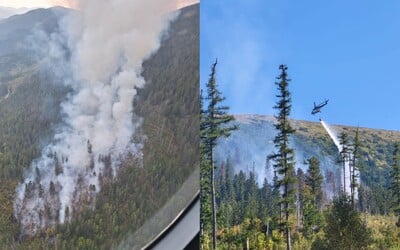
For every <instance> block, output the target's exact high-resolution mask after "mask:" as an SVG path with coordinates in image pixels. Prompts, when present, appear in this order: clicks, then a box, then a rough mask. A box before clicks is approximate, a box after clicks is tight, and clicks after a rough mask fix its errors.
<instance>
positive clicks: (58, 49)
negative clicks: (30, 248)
mask: <svg viewBox="0 0 400 250" xmlns="http://www.w3.org/2000/svg"><path fill="white" fill-rule="evenodd" d="M53 2H54V1H53ZM61 2H63V3H65V4H66V3H68V4H71V5H70V6H69V7H75V8H77V9H79V11H77V12H74V13H72V14H69V15H67V16H66V17H65V18H63V20H62V21H61V22H60V26H61V31H60V33H59V34H52V35H51V36H50V37H49V38H50V39H49V41H50V42H49V48H50V49H49V51H47V53H48V54H50V55H49V56H48V58H46V60H44V61H45V62H47V65H49V66H50V65H51V63H52V62H57V63H56V64H55V65H56V67H57V68H58V69H57V70H56V71H55V75H56V77H58V78H61V79H60V80H61V81H62V82H63V83H64V84H65V85H67V86H69V87H70V88H71V89H72V92H71V93H70V94H69V96H68V98H67V100H66V101H64V102H63V103H62V106H61V108H62V112H63V121H64V125H63V126H61V128H60V129H59V130H58V132H57V133H56V134H55V136H54V138H53V141H52V143H50V144H49V145H47V146H46V147H45V148H44V149H43V151H42V156H41V157H40V158H39V159H36V160H35V161H34V162H32V164H31V166H30V167H29V169H28V170H27V172H26V174H25V177H24V181H23V182H22V183H21V184H20V185H19V186H18V188H17V190H16V197H15V203H14V213H15V217H16V218H17V219H18V220H19V222H20V225H21V233H22V234H23V235H28V236H33V235H35V234H37V233H38V232H39V231H40V230H41V229H43V228H45V227H46V226H49V225H53V224H55V223H63V222H65V221H67V220H70V219H71V216H73V215H74V213H76V212H77V211H79V210H80V209H81V207H82V206H89V207H90V206H93V201H94V199H95V196H96V194H97V193H98V192H99V190H100V188H101V183H102V182H103V181H104V180H106V179H110V178H113V177H114V176H115V175H116V174H117V172H118V163H119V162H120V161H121V160H122V159H123V158H124V157H126V156H127V155H128V154H129V155H134V156H135V157H140V156H141V149H142V144H141V143H138V142H136V143H134V142H133V141H132V139H131V138H132V136H133V134H134V133H135V131H137V129H138V128H139V127H140V125H141V119H140V118H138V117H136V116H135V115H134V110H133V105H132V102H133V99H134V97H135V96H136V94H137V89H138V88H142V87H143V86H144V84H145V81H144V79H143V77H142V76H141V72H142V62H143V61H144V60H145V59H146V58H148V57H149V56H150V55H151V54H152V53H154V52H155V51H156V50H157V49H158V48H159V46H160V40H161V37H162V35H163V34H164V33H165V31H166V30H167V28H168V25H169V23H170V21H171V20H172V19H173V18H174V17H175V16H176V13H175V14H171V10H173V9H175V8H176V2H175V1H171V0H136V1H133V0H108V1H99V0H86V1H80V2H73V1H61ZM64 6H66V5H64ZM38 33H39V34H41V36H42V37H41V38H40V36H39V40H40V39H42V40H43V37H45V36H46V35H44V34H43V32H42V33H40V32H38ZM60 67H61V69H60Z"/></svg>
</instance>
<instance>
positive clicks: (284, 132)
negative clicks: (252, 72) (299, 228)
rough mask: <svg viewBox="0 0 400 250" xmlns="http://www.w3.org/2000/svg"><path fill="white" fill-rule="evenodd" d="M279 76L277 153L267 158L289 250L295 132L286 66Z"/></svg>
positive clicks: (276, 126)
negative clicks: (274, 175) (274, 174)
mask: <svg viewBox="0 0 400 250" xmlns="http://www.w3.org/2000/svg"><path fill="white" fill-rule="evenodd" d="M279 69H280V71H281V73H280V75H279V76H278V77H277V80H279V81H278V82H276V83H275V84H276V85H277V86H278V91H279V93H278V95H276V97H277V98H278V101H277V103H276V106H274V109H276V110H278V115H276V116H275V118H276V124H275V128H276V129H277V130H278V133H277V135H276V136H275V138H274V144H275V147H276V148H277V150H278V152H277V153H273V154H272V155H269V156H268V159H272V160H273V161H274V164H273V166H274V168H275V170H276V172H277V174H278V178H279V179H278V180H277V183H276V184H277V185H278V186H279V188H280V189H281V192H282V195H281V200H280V204H281V205H282V207H283V213H284V218H283V223H282V224H283V225H282V226H283V229H284V231H285V234H286V235H285V236H286V248H287V249H288V250H289V249H291V238H290V229H291V225H290V222H289V215H290V214H291V213H292V212H293V210H294V202H295V193H296V190H295V183H296V177H295V169H294V165H295V162H294V150H293V149H292V148H290V146H289V138H290V135H291V134H293V133H294V132H295V130H294V129H293V128H292V126H291V125H290V122H289V115H290V111H291V107H292V105H291V102H292V100H291V94H290V92H289V82H290V79H289V78H288V74H287V69H288V67H287V66H286V65H280V66H279Z"/></svg>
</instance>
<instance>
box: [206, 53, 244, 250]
mask: <svg viewBox="0 0 400 250" xmlns="http://www.w3.org/2000/svg"><path fill="white" fill-rule="evenodd" d="M216 66H217V60H215V63H214V64H213V65H212V66H211V73H210V78H209V80H208V83H207V85H206V96H205V97H204V98H203V100H202V111H201V117H200V118H201V122H200V123H201V124H200V137H201V154H202V161H203V163H202V164H201V167H202V168H203V169H202V172H203V173H202V177H203V178H207V177H208V178H209V184H210V191H211V210H212V223H211V224H212V237H213V249H216V248H217V218H216V204H215V166H214V148H215V146H216V144H217V140H218V139H219V138H221V137H228V136H230V134H231V132H232V131H233V130H235V129H237V126H235V125H231V126H229V125H227V124H228V123H229V122H231V121H233V120H234V117H233V116H232V115H228V114H227V111H228V110H229V107H228V106H223V105H221V103H222V102H223V101H224V100H225V97H223V96H222V93H221V92H220V91H219V90H218V88H217V82H216V78H215V74H216ZM205 107H206V109H204V108H205ZM203 224H204V222H203Z"/></svg>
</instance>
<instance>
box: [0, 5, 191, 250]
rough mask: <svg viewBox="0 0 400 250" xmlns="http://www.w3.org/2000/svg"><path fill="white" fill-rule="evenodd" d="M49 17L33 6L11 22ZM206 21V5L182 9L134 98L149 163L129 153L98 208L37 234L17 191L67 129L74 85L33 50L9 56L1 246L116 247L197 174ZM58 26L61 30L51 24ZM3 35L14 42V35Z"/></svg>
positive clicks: (171, 212) (3, 68)
mask: <svg viewBox="0 0 400 250" xmlns="http://www.w3.org/2000/svg"><path fill="white" fill-rule="evenodd" d="M56 11H60V10H56ZM63 11H64V10H63ZM41 13H42V15H36V14H37V13H36V12H34V13H33V14H32V12H30V13H27V14H26V15H25V16H24V15H22V16H18V17H13V18H14V19H13V20H11V19H10V20H11V21H15V20H16V19H18V18H19V19H18V20H19V21H18V22H17V23H18V25H20V26H18V25H17V26H18V27H21V25H22V26H24V25H25V26H24V27H25V28H26V25H28V28H29V25H31V24H32V23H30V22H35V21H37V22H41V23H44V24H46V23H47V21H48V20H52V18H54V16H52V15H47V14H46V13H49V12H48V11H47V12H46V11H41ZM50 13H52V12H50ZM37 19H39V20H37ZM26 20H28V21H26ZM29 20H30V21H29ZM5 22H6V21H2V22H1V23H0V35H2V34H3V33H4V34H8V33H9V32H10V31H8V30H5V29H6V28H4V27H6V26H4V27H3V26H2V25H3V24H4V23H5ZM198 22H199V6H198V5H194V6H190V7H187V8H185V9H182V10H181V12H180V15H179V17H178V18H177V19H176V20H175V21H174V22H173V23H172V25H171V28H170V30H169V32H168V33H167V34H166V35H165V36H164V38H163V40H162V45H161V48H160V49H159V51H158V52H157V53H155V54H154V55H152V56H151V57H150V58H149V59H148V60H147V61H145V63H144V72H143V76H144V78H145V79H146V82H147V84H146V85H145V87H144V89H141V90H140V91H139V95H138V98H137V99H135V100H134V103H133V105H134V107H135V110H136V112H137V113H136V114H135V115H137V116H138V117H142V118H143V124H142V127H141V129H140V133H138V134H136V135H135V136H137V137H138V138H140V139H143V138H144V142H145V143H144V149H143V162H137V160H134V159H133V158H132V159H131V158H129V157H126V158H125V160H124V161H123V162H121V167H120V172H119V173H118V174H117V177H116V178H114V179H106V178H105V179H104V181H103V183H102V189H101V191H100V193H99V194H98V196H97V198H96V201H95V205H94V208H85V209H82V211H81V212H80V213H79V214H77V215H76V216H74V218H73V219H72V220H71V221H70V222H67V223H65V224H64V225H56V226H49V227H47V228H45V229H44V230H43V231H42V233H41V234H40V235H37V236H36V237H34V238H27V237H23V236H22V235H21V234H20V231H19V225H18V223H17V221H16V219H15V218H14V215H13V201H14V195H15V189H16V187H17V185H18V183H19V182H20V181H21V179H22V177H23V173H24V169H25V168H27V167H28V166H29V165H30V163H31V162H32V160H33V159H35V158H37V157H38V156H39V155H40V153H41V152H40V150H41V148H42V147H43V146H44V145H46V143H47V142H48V141H49V140H50V138H51V136H52V135H53V134H54V133H55V131H56V130H57V129H58V125H59V124H60V122H61V114H60V103H61V102H62V101H63V100H64V98H66V95H67V94H68V93H69V91H70V89H68V88H66V87H62V85H61V84H58V83H57V81H56V80H55V78H54V77H53V75H52V72H47V71H46V70H45V69H43V68H41V67H40V65H38V64H37V61H35V60H36V58H35V57H33V56H32V54H29V53H26V54H21V53H20V51H19V50H17V49H16V50H15V51H12V53H11V54H6V55H4V54H0V73H1V75H0V80H1V82H0V91H1V92H0V95H1V100H0V248H1V249H43V248H45V249H46V248H58V249H71V248H72V249H110V248H111V247H116V246H118V245H119V244H120V243H121V242H122V241H124V240H125V239H126V238H127V237H129V236H130V235H131V234H133V233H134V232H135V231H136V230H137V229H139V228H140V227H141V226H142V225H143V224H144V223H145V222H146V221H148V220H149V219H150V218H151V217H152V216H153V215H154V214H155V213H156V212H157V211H159V210H160V209H161V208H163V207H164V205H165V204H166V203H167V202H168V201H169V200H170V199H171V197H172V196H173V195H174V194H175V193H176V192H177V191H178V190H179V189H180V188H181V186H182V185H183V184H184V182H185V180H186V179H188V178H189V177H190V176H191V175H193V174H194V176H196V169H197V168H198V154H199V152H198V145H199V142H198V127H199V124H198V115H197V114H198V113H199V107H198V102H197V101H196V100H197V99H198V95H199V93H198V92H199V91H198V81H199V73H198V69H199V52H198V50H199V30H198V29H199V23H198ZM54 23H56V22H53V24H54ZM32 25H34V24H32ZM17 26H16V27H17ZM7 27H8V28H9V27H10V26H7ZM45 28H46V27H45ZM54 28H55V29H56V28H57V27H49V29H54ZM45 30H46V29H45ZM11 32H14V33H15V32H17V29H16V30H12V31H11ZM21 32H23V30H21ZM1 38H3V40H2V39H1ZM0 40H1V41H5V42H4V43H9V42H10V41H8V40H7V39H5V38H4V37H0ZM1 41H0V46H1ZM0 51H2V50H1V48H0ZM138 138H136V139H138ZM133 139H135V138H133ZM182 152H184V154H182ZM197 174H198V173H197ZM191 180H195V181H196V180H197V178H192V179H191ZM197 188H198V184H197V183H191V185H190V188H189V189H187V194H186V195H184V196H180V197H178V199H175V201H176V202H174V203H173V204H172V206H171V205H170V207H168V208H167V209H165V208H164V209H165V211H166V212H165V215H164V216H163V217H162V220H160V221H157V223H156V224H154V225H152V226H151V228H150V229H147V230H145V231H146V234H145V235H142V237H141V240H142V242H134V244H135V247H140V244H145V243H146V241H148V240H150V239H151V238H152V237H154V236H155V234H157V233H158V232H159V231H160V230H161V229H162V228H163V227H165V226H166V225H167V224H168V223H169V222H170V220H172V219H173V218H174V217H175V216H176V214H177V212H178V211H180V210H181V209H182V208H184V207H185V206H186V205H187V204H188V203H189V202H190V201H191V199H192V197H193V195H194V194H195V192H196V191H197ZM130 247H132V246H130Z"/></svg>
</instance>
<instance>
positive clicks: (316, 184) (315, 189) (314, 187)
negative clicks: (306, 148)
mask: <svg viewBox="0 0 400 250" xmlns="http://www.w3.org/2000/svg"><path fill="white" fill-rule="evenodd" d="M307 163H308V170H307V174H306V184H307V185H308V186H309V187H310V189H311V195H312V197H313V199H314V204H315V207H316V208H318V209H319V208H321V202H322V182H323V180H324V177H323V176H322V174H321V169H320V162H319V160H318V159H317V158H316V157H314V156H313V157H311V158H310V159H308V160H307Z"/></svg>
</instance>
